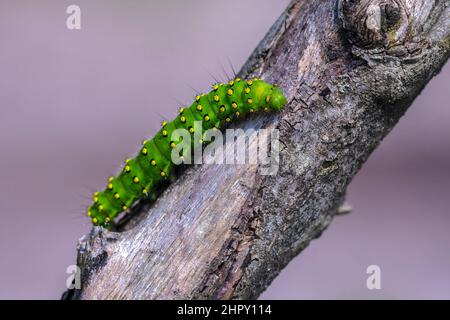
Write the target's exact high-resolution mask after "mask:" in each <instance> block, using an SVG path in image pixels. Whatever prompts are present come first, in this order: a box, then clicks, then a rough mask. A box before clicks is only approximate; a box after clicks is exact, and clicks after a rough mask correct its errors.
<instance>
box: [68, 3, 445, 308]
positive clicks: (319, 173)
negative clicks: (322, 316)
mask: <svg viewBox="0 0 450 320" xmlns="http://www.w3.org/2000/svg"><path fill="white" fill-rule="evenodd" d="M449 3H450V2H449V1H448V0H447V1H443V0H440V1H439V0H436V1H433V0H340V1H331V0H294V1H292V3H291V4H290V5H289V7H288V9H287V10H286V11H285V12H284V13H283V15H282V16H281V17H280V18H279V19H278V21H277V22H276V23H275V25H274V26H273V27H272V29H271V30H270V31H269V33H268V34H267V36H266V37H265V39H264V40H263V41H262V42H261V43H260V45H259V46H258V48H256V50H255V52H254V53H253V55H252V56H251V57H250V58H249V60H248V61H247V63H246V64H245V66H244V67H243V69H242V70H241V72H240V75H241V76H242V77H247V76H260V77H262V78H263V79H265V80H267V81H269V82H277V83H278V84H279V85H280V87H281V88H282V89H283V91H284V92H285V93H286V95H287V97H288V100H289V101H290V103H289V105H288V106H287V107H286V108H285V109H284V110H283V111H282V112H281V113H280V114H279V115H274V116H269V117H262V116H261V117H259V118H256V119H254V120H250V121H246V122H245V123H241V125H242V126H245V128H263V127H264V128H278V129H279V130H280V131H279V132H280V140H281V150H280V168H279V170H278V173H277V174H276V175H274V176H264V175H261V174H260V169H261V168H260V167H259V166H257V165H239V166H233V165H201V166H197V167H192V168H189V169H188V170H187V171H186V172H185V174H183V175H182V176H181V178H180V179H179V180H178V181H177V182H175V183H174V184H173V185H171V186H170V187H169V189H170V190H166V192H164V193H163V194H162V195H161V197H160V198H159V200H157V202H156V203H155V204H154V205H149V204H144V206H143V207H142V208H141V209H139V210H138V211H139V215H137V216H135V217H134V218H132V219H131V220H130V222H129V223H128V225H126V230H125V231H123V232H109V231H105V230H104V229H101V228H93V229H92V231H91V233H90V234H89V235H87V236H85V237H84V238H82V239H81V240H80V243H79V248H78V264H79V266H80V267H81V269H82V289H81V290H75V291H72V292H69V293H68V295H66V298H81V299H178V298H187V299H191V298H200V299H202V298H218V299H229V298H256V297H258V295H259V294H260V293H261V292H262V291H263V290H264V289H265V288H266V287H267V286H268V285H269V284H270V282H271V281H272V279H273V278H274V277H275V276H276V275H277V274H278V273H279V272H280V270H281V269H282V268H283V267H284V266H285V265H286V264H287V263H288V262H289V261H290V260H291V259H292V258H293V257H295V256H296V255H297V254H298V253H299V252H300V251H302V249H303V248H305V247H306V246H307V245H308V243H309V242H310V241H311V240H312V239H314V238H316V237H318V236H319V235H320V234H321V232H322V231H323V230H324V229H325V228H326V227H327V225H328V224H329V223H330V221H331V220H332V218H333V216H334V215H335V214H336V212H337V210H338V208H339V206H340V205H341V203H342V202H343V199H344V196H345V190H346V187H347V185H348V184H349V183H350V181H351V179H352V177H353V176H354V175H355V174H356V172H357V171H358V169H359V168H360V167H361V165H362V164H363V163H364V161H365V160H366V159H367V157H368V156H369V154H370V153H371V152H372V150H374V148H375V147H376V146H377V145H378V144H379V143H380V141H381V140H382V139H383V137H384V136H385V135H386V134H387V133H388V132H389V131H390V130H391V129H392V127H393V126H394V125H395V124H396V122H397V121H398V120H399V118H400V117H401V116H402V115H403V113H404V112H405V110H406V109H407V107H408V106H409V105H410V104H411V103H412V101H413V100H414V98H415V97H416V96H417V95H418V94H419V93H420V91H421V90H422V88H423V87H424V86H425V85H426V83H427V82H428V81H429V80H430V79H431V78H432V77H433V76H434V75H435V74H436V73H437V72H438V71H439V70H440V68H441V67H442V65H443V64H444V63H445V61H446V60H447V59H448V57H449V53H450V5H449ZM254 143H255V140H254V139H253V140H251V142H250V144H254Z"/></svg>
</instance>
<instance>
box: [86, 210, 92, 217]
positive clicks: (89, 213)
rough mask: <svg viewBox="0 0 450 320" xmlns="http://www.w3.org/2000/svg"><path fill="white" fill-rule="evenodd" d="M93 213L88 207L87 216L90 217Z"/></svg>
mask: <svg viewBox="0 0 450 320" xmlns="http://www.w3.org/2000/svg"><path fill="white" fill-rule="evenodd" d="M91 215H92V212H91V210H89V209H88V212H87V216H88V217H90V216H91Z"/></svg>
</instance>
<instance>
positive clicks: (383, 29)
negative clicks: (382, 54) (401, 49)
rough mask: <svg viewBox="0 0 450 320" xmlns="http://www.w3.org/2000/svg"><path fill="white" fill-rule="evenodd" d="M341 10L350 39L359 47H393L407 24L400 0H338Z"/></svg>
mask: <svg viewBox="0 0 450 320" xmlns="http://www.w3.org/2000/svg"><path fill="white" fill-rule="evenodd" d="M338 10H339V17H340V19H341V21H342V27H343V28H344V30H346V31H347V38H348V41H349V42H350V43H351V44H354V45H356V46H358V47H360V48H367V49H373V48H390V47H392V46H394V45H395V44H397V43H398V42H400V41H401V39H402V36H403V35H404V33H403V32H401V30H406V28H407V25H408V15H407V12H406V8H405V7H404V5H403V3H402V2H401V0H339V5H338Z"/></svg>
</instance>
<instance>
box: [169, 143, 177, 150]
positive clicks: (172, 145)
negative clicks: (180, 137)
mask: <svg viewBox="0 0 450 320" xmlns="http://www.w3.org/2000/svg"><path fill="white" fill-rule="evenodd" d="M176 146H177V145H176V144H175V142H173V141H172V142H171V143H170V147H171V148H172V149H173V148H175V147H176Z"/></svg>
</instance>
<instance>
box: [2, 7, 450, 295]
mask: <svg viewBox="0 0 450 320" xmlns="http://www.w3.org/2000/svg"><path fill="white" fill-rule="evenodd" d="M288 2H289V1H288V0H264V1H261V0H228V1H219V0H214V1H211V0H209V1H207V0H171V1H137V0H134V1H126V2H125V1H116V0H114V1H113V0H108V1H106V0H103V1H102V0H95V1H94V0H89V1H87V0H86V1H82V0H78V1H76V2H72V1H61V0H58V1H56V0H53V1H47V0H42V1H39V2H38V1H24V0H2V1H1V2H0V45H1V50H0V150H1V151H0V152H1V157H0V167H1V168H2V174H1V178H0V217H1V220H0V298H2V299H6V298H12V299H24V298H38V299H59V298H60V296H61V293H62V292H63V291H64V290H65V282H66V277H67V276H68V275H67V274H66V273H65V272H66V268H67V267H68V266H69V265H72V264H75V255H76V251H75V250H76V243H77V240H78V238H80V237H81V236H82V235H83V234H85V233H87V232H88V231H89V230H90V223H89V221H88V219H87V218H86V217H85V208H86V205H87V204H88V203H89V198H90V197H91V194H92V192H93V191H94V190H95V189H97V188H99V187H102V186H103V185H104V183H105V179H106V178H107V177H108V176H109V175H110V174H112V173H115V172H116V170H117V168H118V167H119V165H120V164H121V163H122V161H123V159H124V158H125V157H126V156H127V155H129V154H132V153H134V152H135V150H136V148H137V146H138V144H139V142H140V141H141V139H142V138H144V137H147V136H151V135H152V134H153V133H154V132H155V131H156V129H157V128H158V126H159V123H160V122H161V120H162V119H163V118H171V117H173V116H174V115H175V112H176V110H177V107H178V106H179V105H180V103H187V102H188V101H191V99H192V98H193V96H194V94H195V93H194V90H193V89H192V88H195V89H196V90H199V91H206V90H207V88H208V84H209V83H210V82H212V81H213V78H212V76H214V77H216V78H219V79H224V78H225V77H226V76H225V74H224V72H223V69H225V70H226V71H227V73H228V74H231V73H232V71H231V67H230V63H229V62H231V64H232V65H233V66H234V68H235V69H239V68H240V66H241V65H242V64H243V63H244V62H245V60H246V59H247V57H248V56H249V54H250V53H251V52H252V50H253V49H254V48H255V46H256V45H257V44H258V42H259V41H260V40H261V39H262V37H263V36H264V34H265V33H266V32H267V30H268V29H269V27H270V26H271V25H272V23H273V22H274V21H275V20H276V19H277V18H278V16H279V15H280V14H281V12H282V11H283V9H284V8H285V7H286V6H287V4H288ZM71 4H77V5H79V6H80V7H81V23H82V24H81V30H68V29H67V27H66V19H67V17H68V15H67V14H66V8H67V7H68V6H69V5H71ZM211 75H212V76H211ZM449 80H450V65H447V66H446V67H444V69H443V71H442V72H441V74H440V75H438V76H437V77H435V78H434V79H433V80H432V81H431V82H430V83H429V85H428V86H427V88H426V89H425V90H424V92H423V93H422V95H421V96H420V97H419V98H418V99H417V100H416V101H415V103H414V105H413V106H412V107H411V108H410V110H409V111H408V113H407V114H406V116H405V117H403V119H402V120H401V122H400V123H399V124H398V125H397V126H396V127H395V129H394V130H393V132H392V133H391V134H390V135H389V136H388V137H387V139H386V140H385V141H384V142H383V144H382V145H381V146H380V147H379V148H378V149H377V150H376V151H375V152H374V154H373V155H372V156H371V158H370V159H369V161H368V162H367V163H366V164H365V166H364V167H363V169H362V170H361V172H360V173H359V174H358V175H357V177H356V178H355V179H354V181H353V182H352V184H351V186H350V188H349V192H348V202H349V203H350V204H351V205H352V207H353V212H352V213H351V214H349V215H345V216H339V217H336V218H335V219H334V221H333V222H332V224H331V226H330V227H329V229H328V230H327V231H326V232H325V233H324V234H323V235H322V236H321V237H320V238H319V239H318V240H315V241H313V242H312V243H311V245H310V246H309V247H308V248H307V249H306V250H305V251H304V252H303V253H302V254H301V255H299V256H298V257H297V258H296V259H294V260H293V261H292V262H291V263H290V264H289V265H288V266H287V268H286V269H284V270H283V272H282V273H281V274H280V276H279V277H278V278H277V279H276V280H275V281H274V282H273V283H272V285H271V286H270V287H269V288H268V289H267V291H266V292H264V294H263V295H262V296H261V298H265V299H297V298H313V299H315V298H338V299H345V298H367V299H379V298H387V299H390V298H392V299H398V298H406V299H415V298H425V299H443V298H446V299H449V298H450V250H448V248H449V244H450V232H449V231H448V230H449V229H450V215H449V213H450V212H449V211H450V209H449V208H450V166H449V165H450V108H449V101H450V91H449V90H448V86H449ZM372 264H375V265H378V266H379V267H380V268H381V286H382V288H381V289H380V290H368V289H367V287H366V279H367V277H368V275H367V274H366V268H367V267H368V266H369V265H372Z"/></svg>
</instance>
